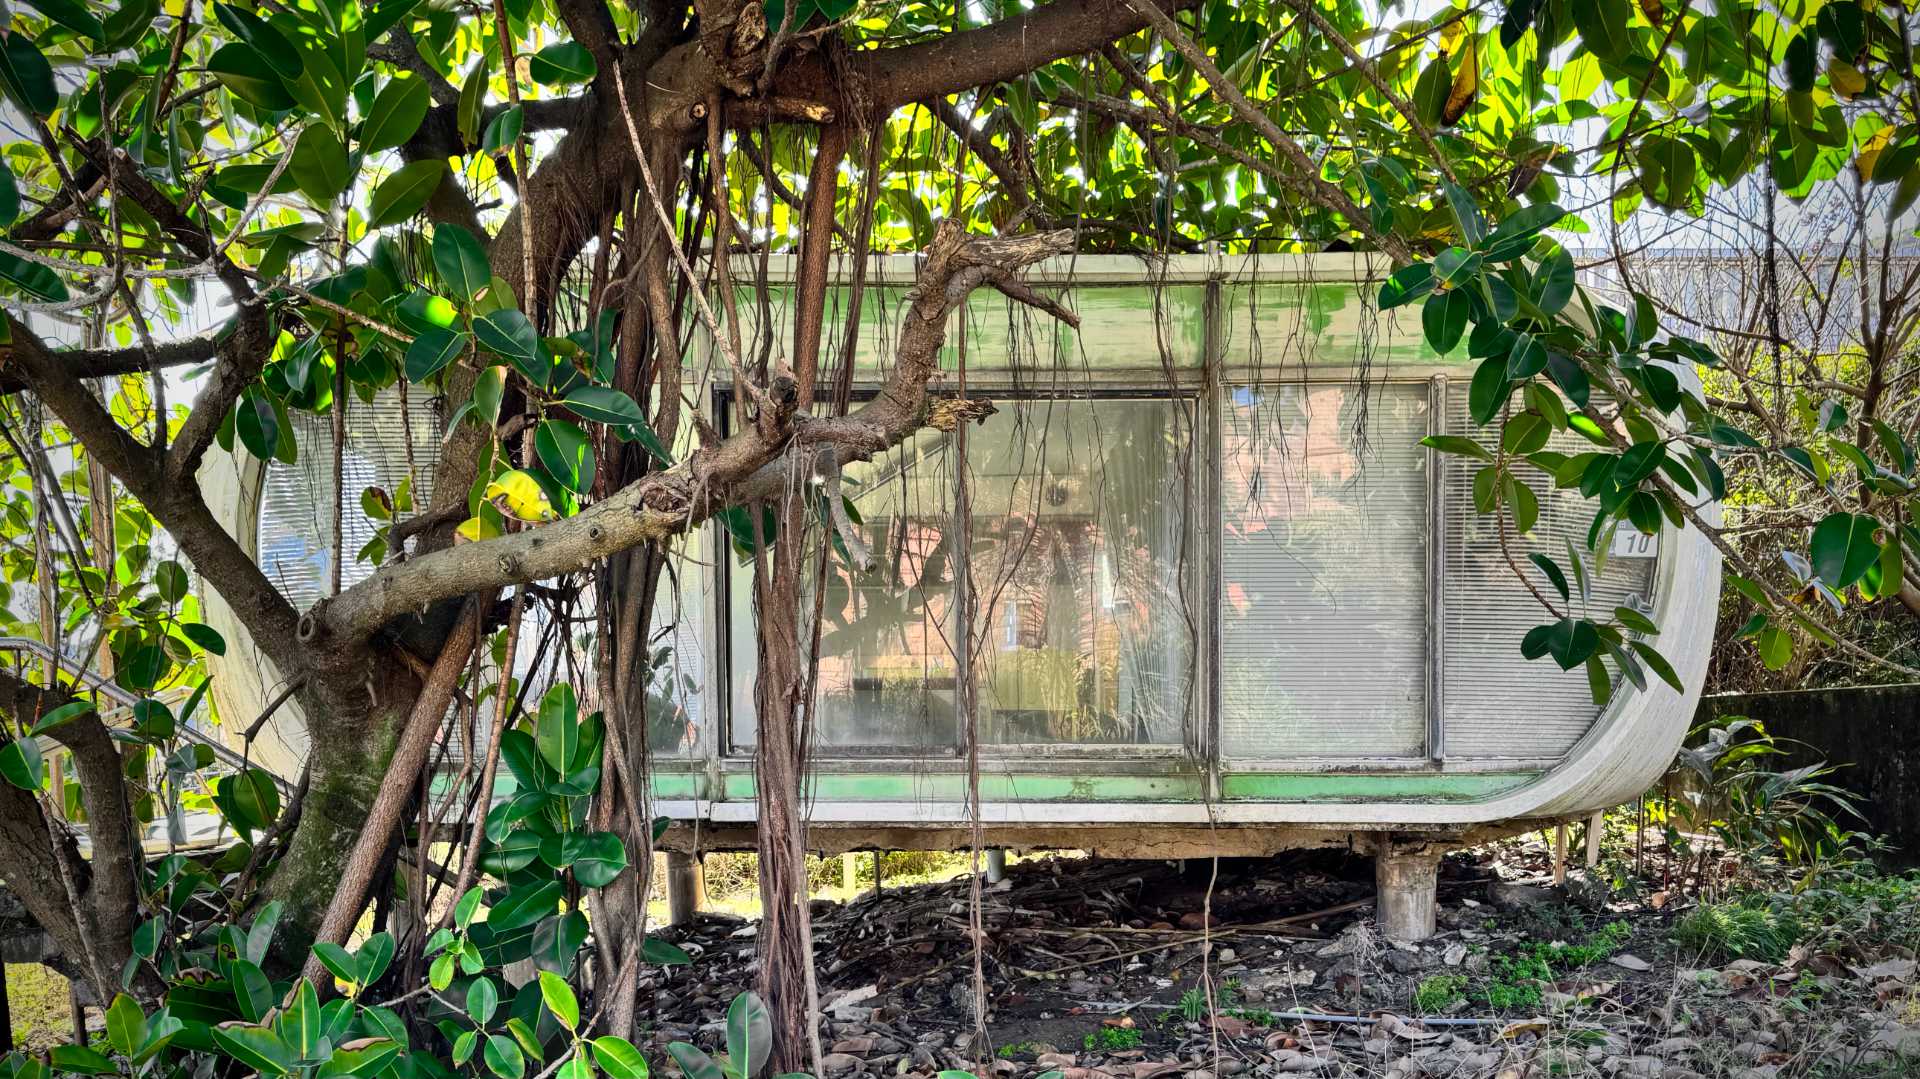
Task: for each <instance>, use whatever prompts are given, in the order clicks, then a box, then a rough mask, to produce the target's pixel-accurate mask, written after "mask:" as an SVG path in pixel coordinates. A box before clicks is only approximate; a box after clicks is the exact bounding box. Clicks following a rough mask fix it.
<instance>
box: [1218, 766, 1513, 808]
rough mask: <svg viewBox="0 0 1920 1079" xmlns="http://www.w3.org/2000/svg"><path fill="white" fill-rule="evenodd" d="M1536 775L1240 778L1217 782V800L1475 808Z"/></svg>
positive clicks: (1281, 775) (1260, 775) (1230, 776)
mask: <svg viewBox="0 0 1920 1079" xmlns="http://www.w3.org/2000/svg"><path fill="white" fill-rule="evenodd" d="M1540 775H1541V773H1539V772H1454V773H1408V772H1394V773H1378V774H1374V775H1361V774H1353V773H1310V772H1242V773H1238V774H1228V775H1223V776H1221V777H1220V793H1221V796H1222V797H1224V798H1227V799H1229V800H1232V801H1242V802H1480V801H1485V800H1486V799H1488V798H1492V797H1494V796H1495V795H1500V794H1505V793H1506V792H1508V791H1511V790H1516V789H1518V788H1520V787H1522V786H1525V785H1526V784H1528V783H1531V782H1533V781H1534V780H1535V779H1538V778H1540Z"/></svg>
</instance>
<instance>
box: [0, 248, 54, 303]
mask: <svg viewBox="0 0 1920 1079" xmlns="http://www.w3.org/2000/svg"><path fill="white" fill-rule="evenodd" d="M0 280H3V281H6V282H7V283H8V284H11V285H12V286H13V287H15V288H17V289H19V290H20V291H21V292H24V293H26V294H27V295H28V296H31V297H33V298H34V299H37V300H43V301H45V302H47V303H65V302H66V301H67V300H68V299H69V298H70V294H69V293H68V292H67V283H66V282H65V281H62V280H60V275H59V274H57V273H54V272H53V270H52V268H50V267H47V266H42V265H40V264H39V263H37V262H28V261H27V260H26V259H23V258H20V257H19V256H17V255H12V254H8V253H7V252H4V251H0Z"/></svg>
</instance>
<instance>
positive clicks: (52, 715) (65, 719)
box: [28, 701, 93, 734]
mask: <svg viewBox="0 0 1920 1079" xmlns="http://www.w3.org/2000/svg"><path fill="white" fill-rule="evenodd" d="M91 711H93V704H92V702H90V701H68V702H67V703H66V704H63V705H61V706H60V707H58V708H54V709H50V710H49V711H48V712H47V713H46V714H45V715H43V716H41V717H40V718H39V720H38V721H36V722H35V723H34V725H33V729H32V730H31V731H29V732H28V733H29V734H45V733H47V732H48V731H50V730H53V729H54V728H55V727H64V726H66V725H67V724H69V723H72V722H73V721H74V720H76V719H79V718H80V717H81V716H84V715H86V714H87V713H88V712H91Z"/></svg>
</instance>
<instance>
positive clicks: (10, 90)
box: [0, 33, 60, 116]
mask: <svg viewBox="0 0 1920 1079" xmlns="http://www.w3.org/2000/svg"><path fill="white" fill-rule="evenodd" d="M0 87H4V88H5V89H6V92H7V96H8V97H9V98H12V99H13V101H14V103H15V104H17V105H19V106H20V107H21V108H23V109H26V110H27V111H28V112H31V113H33V114H34V115H36V116H52V115H53V110H54V109H56V108H58V107H59V106H60V92H59V90H58V89H57V88H56V87H55V86H54V82H53V67H52V65H50V64H48V63H47V58H46V57H44V56H42V55H40V50H39V49H37V48H35V47H34V45H33V42H32V41H30V40H28V38H27V35H26V34H23V33H12V34H8V35H6V36H5V37H4V38H0Z"/></svg>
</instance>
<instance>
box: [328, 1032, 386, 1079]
mask: <svg viewBox="0 0 1920 1079" xmlns="http://www.w3.org/2000/svg"><path fill="white" fill-rule="evenodd" d="M399 1055H400V1043H399V1042H397V1041H394V1040H393V1039H391V1038H382V1039H380V1040H378V1041H375V1042H372V1043H370V1044H366V1045H360V1046H356V1047H355V1048H352V1049H335V1050H334V1051H333V1055H332V1056H330V1057H328V1058H327V1062H326V1063H325V1064H322V1065H321V1066H320V1070H319V1071H318V1072H316V1073H315V1079H333V1077H334V1076H341V1075H354V1076H375V1075H379V1074H381V1073H382V1072H383V1071H384V1070H385V1069H386V1066H387V1064H388V1062H390V1061H391V1060H393V1058H395V1057H397V1056H399Z"/></svg>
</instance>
